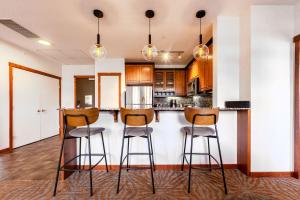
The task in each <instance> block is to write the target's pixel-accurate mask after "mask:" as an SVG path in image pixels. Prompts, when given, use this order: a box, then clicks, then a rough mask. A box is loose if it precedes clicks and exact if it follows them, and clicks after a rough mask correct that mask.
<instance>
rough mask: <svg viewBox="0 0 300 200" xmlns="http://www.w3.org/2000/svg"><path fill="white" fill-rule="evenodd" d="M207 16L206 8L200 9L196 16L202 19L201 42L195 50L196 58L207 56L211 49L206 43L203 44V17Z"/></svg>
mask: <svg viewBox="0 0 300 200" xmlns="http://www.w3.org/2000/svg"><path fill="white" fill-rule="evenodd" d="M204 16H205V10H199V11H198V12H197V13H196V17H197V18H199V19H200V35H199V44H198V45H197V46H196V47H195V48H194V50H193V56H194V58H195V59H196V60H200V59H201V58H203V57H207V56H208V54H209V49H208V47H207V46H206V45H205V44H202V33H201V19H202V18H203V17H204Z"/></svg>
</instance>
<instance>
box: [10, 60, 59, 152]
mask: <svg viewBox="0 0 300 200" xmlns="http://www.w3.org/2000/svg"><path fill="white" fill-rule="evenodd" d="M8 65H9V148H8V150H9V152H12V150H13V124H14V123H13V119H14V118H13V106H14V105H13V103H14V101H13V69H14V68H16V69H21V70H24V71H27V72H31V73H35V74H39V75H42V76H47V77H50V78H54V79H58V80H59V108H61V77H59V76H56V75H53V74H49V73H46V72H43V71H40V70H36V69H32V68H29V67H25V66H22V65H19V64H16V63H12V62H9V63H8Z"/></svg>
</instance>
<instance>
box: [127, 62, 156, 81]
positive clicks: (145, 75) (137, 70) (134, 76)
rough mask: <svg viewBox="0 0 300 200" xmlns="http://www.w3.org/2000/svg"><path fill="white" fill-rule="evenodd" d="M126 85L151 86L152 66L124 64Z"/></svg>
mask: <svg viewBox="0 0 300 200" xmlns="http://www.w3.org/2000/svg"><path fill="white" fill-rule="evenodd" d="M125 80H126V85H138V84H152V83H153V65H149V64H132V65H131V64H126V66H125Z"/></svg>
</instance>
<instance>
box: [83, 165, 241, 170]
mask: <svg viewBox="0 0 300 200" xmlns="http://www.w3.org/2000/svg"><path fill="white" fill-rule="evenodd" d="M119 166H120V165H108V169H109V170H111V171H116V170H119ZM124 166H125V165H124ZM130 166H131V167H140V168H143V167H149V165H130ZM193 166H194V167H209V165H207V164H202V165H193ZM83 167H84V169H88V167H89V166H88V165H84V166H83ZM212 167H213V168H216V167H217V165H212ZM188 168H189V167H188V165H184V169H188ZM224 168H225V169H237V164H224ZM105 169H106V168H105V165H98V166H96V167H95V168H94V170H105ZM155 169H156V170H181V165H155Z"/></svg>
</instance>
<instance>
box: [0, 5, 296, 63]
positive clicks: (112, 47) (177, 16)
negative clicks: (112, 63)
mask: <svg viewBox="0 0 300 200" xmlns="http://www.w3.org/2000/svg"><path fill="white" fill-rule="evenodd" d="M295 2H296V0H26V1H24V0H9V1H2V2H1V7H0V19H12V20H14V21H15V22H17V23H19V24H20V25H22V26H24V27H25V28H27V29H29V30H30V31H32V32H33V33H36V34H37V35H39V36H40V37H41V39H45V40H48V41H50V42H51V43H52V45H51V46H50V47H45V46H42V45H40V44H38V43H37V42H36V40H32V39H28V38H25V37H24V36H22V35H20V34H18V33H16V32H14V31H12V30H10V29H8V28H7V27H5V26H3V25H1V24H0V39H2V40H5V41H8V42H11V43H13V44H16V45H18V46H21V47H23V48H25V49H29V50H31V51H34V52H36V53H38V54H40V55H42V56H45V57H48V58H51V59H53V60H56V61H58V62H59V63H62V64H90V63H93V60H92V59H91V58H90V57H89V54H88V52H89V48H90V46H91V45H92V44H93V43H95V41H96V33H97V19H96V18H95V17H94V16H93V14H92V11H93V9H100V10H102V11H103V13H104V18H103V19H101V21H100V34H101V43H102V44H103V45H104V46H105V47H106V49H107V51H108V55H107V57H110V58H116V57H124V58H126V60H127V61H143V58H142V55H141V53H140V51H141V49H142V48H143V46H144V45H145V44H146V43H147V35H148V20H147V18H146V17H145V16H144V13H145V10H147V9H153V10H154V11H155V17H154V18H153V19H152V22H151V24H152V28H151V29H152V41H153V43H154V44H155V45H156V47H157V48H158V49H159V50H173V51H184V52H185V53H184V55H183V58H182V59H181V60H176V59H174V60H172V61H170V62H169V63H167V64H186V63H188V62H189V61H190V59H191V57H192V55H191V54H192V53H191V52H192V50H193V47H194V46H195V45H196V44H197V40H198V30H199V20H197V19H196V18H195V13H196V11H197V10H200V9H205V10H206V11H207V16H206V17H205V18H204V20H203V33H204V41H205V42H206V41H207V40H208V39H209V38H210V36H211V33H212V21H213V19H214V18H215V17H216V16H217V15H220V14H226V15H235V14H238V13H239V12H242V11H243V9H245V8H247V6H249V5H250V4H273V3H274V4H293V3H295ZM157 63H160V64H166V63H162V62H161V61H157Z"/></svg>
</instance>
